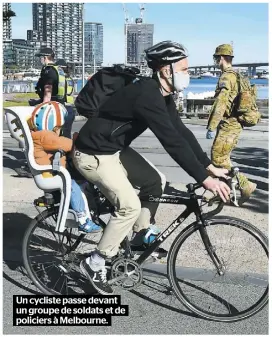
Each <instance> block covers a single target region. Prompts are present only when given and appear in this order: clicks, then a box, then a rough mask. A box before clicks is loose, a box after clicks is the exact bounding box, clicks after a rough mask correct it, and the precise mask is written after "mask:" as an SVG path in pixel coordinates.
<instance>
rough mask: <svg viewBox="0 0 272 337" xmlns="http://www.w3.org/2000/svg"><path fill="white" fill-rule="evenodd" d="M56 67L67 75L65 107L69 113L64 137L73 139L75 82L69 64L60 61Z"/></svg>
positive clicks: (64, 128)
mask: <svg viewBox="0 0 272 337" xmlns="http://www.w3.org/2000/svg"><path fill="white" fill-rule="evenodd" d="M56 66H58V67H60V68H61V69H62V70H63V71H64V74H65V78H66V103H65V107H66V109H67V111H68V116H67V118H66V120H65V124H64V127H63V136H64V137H68V138H71V137H72V135H71V131H72V124H73V122H74V120H75V110H74V97H73V92H74V81H73V79H72V78H71V76H70V73H69V67H68V64H67V62H66V61H65V60H63V59H59V60H57V62H56Z"/></svg>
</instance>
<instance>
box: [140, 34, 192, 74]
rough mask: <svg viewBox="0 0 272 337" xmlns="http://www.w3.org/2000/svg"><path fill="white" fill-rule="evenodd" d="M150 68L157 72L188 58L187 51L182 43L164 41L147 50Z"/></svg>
mask: <svg viewBox="0 0 272 337" xmlns="http://www.w3.org/2000/svg"><path fill="white" fill-rule="evenodd" d="M145 53H146V57H145V58H146V61H147V65H148V67H149V68H151V69H153V70H156V69H159V68H160V67H163V66H165V65H167V64H172V63H175V62H178V61H179V60H182V59H184V58H186V57H188V51H187V49H186V48H185V47H184V46H183V45H182V44H180V43H177V42H173V41H170V40H167V41H162V42H159V43H157V44H155V45H154V46H152V47H150V48H148V49H146V50H145Z"/></svg>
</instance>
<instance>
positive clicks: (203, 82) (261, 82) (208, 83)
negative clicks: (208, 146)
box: [77, 78, 268, 99]
mask: <svg viewBox="0 0 272 337" xmlns="http://www.w3.org/2000/svg"><path fill="white" fill-rule="evenodd" d="M217 82H218V78H200V79H198V78H192V79H190V85H189V87H188V88H186V89H185V90H184V97H186V95H187V94H188V92H192V93H194V94H198V93H201V92H204V91H214V90H215V87H216V84H217ZM250 83H251V84H256V85H257V89H258V98H259V99H268V80H267V79H251V80H250ZM77 88H78V90H80V88H82V80H77Z"/></svg>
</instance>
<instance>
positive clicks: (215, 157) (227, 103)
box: [206, 44, 257, 206]
mask: <svg viewBox="0 0 272 337" xmlns="http://www.w3.org/2000/svg"><path fill="white" fill-rule="evenodd" d="M233 57H234V56H233V49H232V46H231V45H229V44H222V45H219V46H218V47H217V48H216V49H215V53H214V55H213V58H214V63H215V65H216V66H218V67H220V69H221V71H222V74H221V76H220V78H219V81H218V83H217V86H216V90H215V101H214V104H213V106H212V108H211V111H210V117H209V121H208V126H207V129H208V131H207V135H206V138H207V139H212V138H214V137H215V140H214V142H213V145H212V150H211V159H212V163H213V165H215V166H217V167H222V168H226V169H228V170H229V169H230V168H231V166H232V165H231V160H230V155H231V152H232V150H233V149H234V148H235V147H236V145H237V142H238V138H239V135H240V133H241V131H242V129H243V127H242V125H241V123H240V122H239V121H238V119H237V111H236V106H237V104H236V101H237V98H238V83H237V75H236V72H235V71H234V70H233V68H232V59H233ZM238 178H239V181H240V187H241V198H240V200H239V205H240V206H241V205H242V204H243V203H244V202H245V201H246V200H248V199H249V197H250V196H251V194H252V193H253V192H254V190H255V189H256V187H257V185H256V184H254V183H252V182H250V181H249V180H248V179H247V178H246V177H245V176H244V175H243V174H241V173H239V177H238Z"/></svg>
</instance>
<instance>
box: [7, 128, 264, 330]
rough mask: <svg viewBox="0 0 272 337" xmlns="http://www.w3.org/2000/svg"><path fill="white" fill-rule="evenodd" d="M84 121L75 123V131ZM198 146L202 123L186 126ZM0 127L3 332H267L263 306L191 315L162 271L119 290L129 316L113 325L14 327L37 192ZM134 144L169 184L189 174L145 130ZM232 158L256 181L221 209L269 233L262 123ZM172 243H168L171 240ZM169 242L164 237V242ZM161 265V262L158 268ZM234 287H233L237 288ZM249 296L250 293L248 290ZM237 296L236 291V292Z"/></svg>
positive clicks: (26, 284) (163, 219) (166, 218)
mask: <svg viewBox="0 0 272 337" xmlns="http://www.w3.org/2000/svg"><path fill="white" fill-rule="evenodd" d="M82 124H83V123H82V122H76V123H75V125H74V131H76V130H79V129H80V128H81V126H82ZM189 128H190V129H191V130H192V131H193V132H194V133H195V135H196V136H197V138H198V140H199V141H200V143H201V145H202V146H203V148H204V149H205V150H206V151H208V152H209V151H210V146H211V141H209V140H206V139H205V129H204V127H203V126H201V125H189ZM5 129H6V128H5V126H4V141H3V148H4V152H3V156H4V160H3V163H4V171H3V173H4V176H3V184H4V195H3V212H4V214H3V219H4V223H3V226H4V231H3V233H4V240H3V242H4V250H3V255H4V265H3V272H4V281H3V287H4V292H3V294H4V313H3V314H4V333H5V334H219V335H220V334H267V333H268V310H267V309H264V310H262V311H261V312H260V313H258V314H257V315H255V316H254V317H251V318H250V319H247V320H246V321H242V322H237V323H232V324H223V323H215V322H209V321H206V320H202V319H199V318H196V317H194V315H193V314H191V313H190V312H188V310H187V309H186V308H184V307H182V306H181V305H179V303H178V302H177V301H176V300H175V298H174V297H173V296H172V295H171V294H167V286H168V281H167V280H166V279H165V277H164V276H161V277H156V278H155V277H154V275H152V276H150V275H148V276H147V275H146V276H145V279H146V282H145V284H144V285H142V286H141V287H140V288H139V289H137V291H134V292H121V295H122V304H128V305H129V310H130V315H129V317H113V321H112V322H113V324H112V327H108V328H106V327H103V328H102V327H49V326H48V327H23V328H22V327H20V328H17V327H13V326H12V295H15V294H17V295H20V294H36V293H37V289H35V288H34V287H33V286H32V285H31V283H30V281H29V279H28V277H27V276H26V275H25V273H24V269H23V267H22V259H21V251H20V248H21V246H20V245H21V242H22V236H23V233H24V231H25V229H26V227H27V225H28V223H29V222H30V220H31V218H33V217H34V216H35V215H36V210H35V209H34V208H33V207H32V205H31V202H32V200H33V199H34V198H35V197H37V196H39V195H41V193H40V191H39V190H38V189H37V188H36V187H35V186H34V183H33V181H32V180H31V179H27V178H18V177H17V174H16V173H15V172H14V168H16V167H19V166H20V163H21V161H22V160H23V155H22V153H21V152H20V150H18V147H17V144H16V142H15V141H14V140H12V139H11V138H10V137H9V135H8V132H7V131H5ZM133 146H134V148H135V149H137V150H138V151H139V152H140V153H141V154H143V155H144V156H146V157H147V158H148V159H150V160H151V161H152V162H153V163H154V164H155V165H156V166H157V167H158V168H159V169H160V170H161V171H162V172H163V173H164V174H165V175H166V177H167V179H168V180H170V181H171V183H172V184H171V185H170V188H171V187H172V188H178V189H183V190H184V188H185V186H184V184H186V183H188V182H191V178H190V177H189V176H188V175H187V174H186V173H185V172H183V171H182V170H181V169H180V168H179V167H178V166H177V164H176V163H175V162H174V161H173V160H172V159H171V158H170V157H169V156H168V155H167V154H166V153H165V151H164V149H163V148H162V147H161V145H160V143H159V142H158V141H157V140H156V139H155V138H154V136H153V134H152V133H151V132H149V131H147V132H145V133H144V134H143V135H142V136H141V137H140V138H139V139H138V140H136V141H135V142H134V143H133ZM233 160H234V162H235V163H236V164H237V165H239V166H240V167H241V169H242V171H244V172H245V173H247V175H248V176H249V177H250V178H251V179H252V180H254V181H256V182H257V183H258V190H257V191H256V193H255V195H254V198H252V200H251V201H250V202H249V203H248V204H247V205H245V207H244V208H243V209H239V208H238V209H236V208H229V207H226V209H224V211H223V214H228V215H233V216H236V217H239V218H243V219H244V220H247V221H250V222H252V223H254V224H255V225H256V226H258V227H259V228H260V229H261V230H263V231H264V232H265V233H267V230H268V132H267V126H266V125H263V126H262V127H261V128H259V129H257V130H255V131H254V130H249V131H244V133H243V135H242V138H241V140H240V143H239V147H238V148H237V149H236V151H235V152H234V154H233ZM179 212H180V209H179V208H178V209H177V207H176V208H174V207H173V206H169V205H164V206H162V207H160V208H159V211H158V216H157V222H158V225H159V226H160V227H162V228H164V227H166V226H167V225H168V224H169V222H170V218H171V219H174V217H175V216H176V215H178V213H179ZM170 243H171V242H170ZM170 243H169V242H168V241H166V244H165V247H166V248H168V247H169V245H170ZM163 267H164V266H163V265H162V268H163ZM235 291H237V290H235ZM248 291H249V296H250V289H249V290H248ZM237 298H239V291H237Z"/></svg>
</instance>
